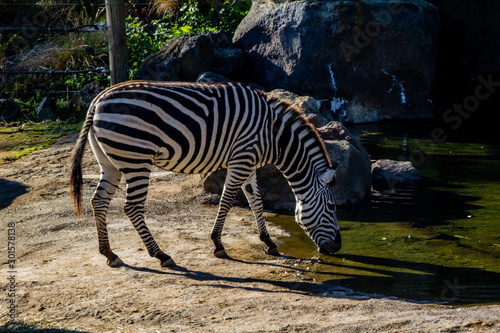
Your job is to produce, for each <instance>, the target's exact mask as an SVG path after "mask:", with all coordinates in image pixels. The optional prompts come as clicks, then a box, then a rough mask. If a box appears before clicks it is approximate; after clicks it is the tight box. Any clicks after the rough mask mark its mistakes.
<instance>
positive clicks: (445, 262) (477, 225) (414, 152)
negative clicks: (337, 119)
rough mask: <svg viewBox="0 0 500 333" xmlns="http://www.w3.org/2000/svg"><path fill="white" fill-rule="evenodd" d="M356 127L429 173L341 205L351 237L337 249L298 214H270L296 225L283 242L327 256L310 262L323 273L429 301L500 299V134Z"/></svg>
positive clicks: (302, 253) (330, 279)
mask: <svg viewBox="0 0 500 333" xmlns="http://www.w3.org/2000/svg"><path fill="white" fill-rule="evenodd" d="M350 130H351V131H352V132H353V134H355V135H356V136H357V137H358V139H359V140H360V142H361V143H362V144H363V146H365V148H366V149H367V150H368V152H369V153H370V155H371V156H372V159H380V158H390V159H395V160H410V161H412V163H413V164H414V165H415V166H416V168H417V169H418V170H419V172H420V175H421V177H422V180H421V181H420V182H419V183H417V184H415V185H413V186H407V187H405V188H399V189H390V188H389V189H385V190H379V191H373V192H372V197H371V198H370V199H369V200H368V201H366V202H365V203H363V204H361V205H358V206H355V207H350V208H342V209H339V211H338V219H339V226H340V229H341V232H342V241H343V244H342V249H341V250H340V251H339V253H338V254H336V255H335V256H333V257H327V256H323V255H320V254H318V252H317V251H316V246H315V245H314V244H313V243H312V241H310V240H309V239H308V238H307V236H306V235H305V234H304V233H303V232H302V230H301V229H300V227H298V225H297V224H296V223H295V222H294V219H293V216H283V215H281V216H278V217H276V218H269V220H270V221H271V222H274V223H276V224H278V225H281V226H283V227H285V229H287V230H288V231H289V232H290V233H291V234H292V235H293V237H286V238H283V239H282V240H283V241H284V242H285V244H284V245H282V246H281V247H280V251H281V252H282V253H284V254H285V255H289V256H293V257H297V258H313V257H319V258H320V259H321V260H320V261H319V262H318V263H314V264H311V265H309V266H308V271H310V272H311V273H309V275H310V278H313V279H315V280H316V281H318V282H321V283H330V284H335V285H341V286H346V287H349V288H352V289H354V290H357V291H363V292H368V293H377V294H382V295H386V296H395V297H402V298H407V299H413V300H419V301H429V302H439V303H450V304H465V305H467V304H488V303H500V170H499V167H500V144H499V142H498V141H494V140H491V139H483V140H479V139H477V138H474V137H472V138H464V137H462V138H460V140H459V141H457V140H454V141H452V140H449V141H448V142H445V143H442V144H436V143H434V142H433V141H432V140H431V135H430V133H431V132H432V126H430V125H425V126H421V127H420V126H415V125H412V126H411V127H406V126H403V125H397V126H396V125H394V124H393V125H372V126H371V127H369V126H365V127H361V126H358V127H353V128H350Z"/></svg>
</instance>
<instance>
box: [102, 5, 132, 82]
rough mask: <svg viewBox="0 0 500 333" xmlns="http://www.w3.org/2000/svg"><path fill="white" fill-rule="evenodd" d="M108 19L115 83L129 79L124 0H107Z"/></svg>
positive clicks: (111, 61) (112, 75)
mask: <svg viewBox="0 0 500 333" xmlns="http://www.w3.org/2000/svg"><path fill="white" fill-rule="evenodd" d="M106 21H107V24H108V46H109V69H110V71H111V84H112V85H113V84H117V83H120V82H123V81H127V80H128V73H127V67H128V61H127V34H126V32H125V1H124V0H106Z"/></svg>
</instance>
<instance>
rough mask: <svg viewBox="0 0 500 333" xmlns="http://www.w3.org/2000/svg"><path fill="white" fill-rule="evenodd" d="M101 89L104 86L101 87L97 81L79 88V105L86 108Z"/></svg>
mask: <svg viewBox="0 0 500 333" xmlns="http://www.w3.org/2000/svg"><path fill="white" fill-rule="evenodd" d="M103 90H104V87H102V86H101V85H100V84H99V82H97V81H93V82H90V83H89V84H87V85H85V86H84V87H83V88H82V90H80V96H81V107H82V108H83V109H85V110H87V109H88V108H89V106H90V103H92V101H93V100H94V98H95V97H96V96H97V95H99V93H100V92H101V91H103Z"/></svg>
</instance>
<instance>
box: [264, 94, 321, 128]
mask: <svg viewBox="0 0 500 333" xmlns="http://www.w3.org/2000/svg"><path fill="white" fill-rule="evenodd" d="M268 95H269V96H270V97H277V98H279V99H282V100H285V101H288V102H289V103H290V104H291V105H292V106H295V107H296V108H297V109H299V110H300V112H302V113H303V114H304V115H305V116H306V118H307V120H309V122H310V123H311V124H313V125H314V127H322V126H325V125H326V124H328V120H326V119H325V117H323V116H322V115H320V113H319V109H318V102H317V101H316V99H314V98H313V97H310V96H299V95H297V94H294V93H292V92H289V91H286V90H283V89H275V90H273V91H271V92H269V93H268Z"/></svg>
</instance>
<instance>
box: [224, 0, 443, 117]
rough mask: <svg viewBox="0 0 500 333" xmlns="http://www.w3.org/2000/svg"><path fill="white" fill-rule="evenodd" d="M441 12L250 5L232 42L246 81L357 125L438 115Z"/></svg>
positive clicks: (360, 5)
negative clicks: (311, 101)
mask: <svg viewBox="0 0 500 333" xmlns="http://www.w3.org/2000/svg"><path fill="white" fill-rule="evenodd" d="M439 31H440V18H439V13H438V11H437V9H436V7H435V6H433V5H431V4H429V3H427V2H425V1H423V0H409V1H404V2H391V1H382V0H375V1H369V2H364V1H310V0H309V1H306V0H300V1H271V0H255V1H253V4H252V7H251V9H250V12H249V13H248V15H247V16H246V17H245V19H244V20H243V21H242V22H241V24H240V25H239V26H238V28H237V30H236V33H235V37H234V41H235V44H236V45H237V46H238V47H240V48H241V49H242V50H243V52H244V53H245V55H246V65H245V69H246V71H245V75H246V76H245V80H246V81H252V82H256V83H258V84H260V85H262V86H263V87H264V88H266V89H267V90H271V89H276V88H282V89H285V90H288V91H292V92H294V93H296V94H299V95H308V96H312V97H314V98H316V99H317V100H320V101H322V102H323V103H324V104H325V105H326V106H327V107H328V108H329V109H330V111H331V112H333V113H335V114H334V118H336V119H340V120H342V121H349V122H354V123H363V122H372V121H378V120H383V119H413V118H429V117H432V116H433V112H432V105H431V103H429V99H430V97H431V90H432V82H433V79H434V69H435V66H436V60H437V41H438V35H439Z"/></svg>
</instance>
